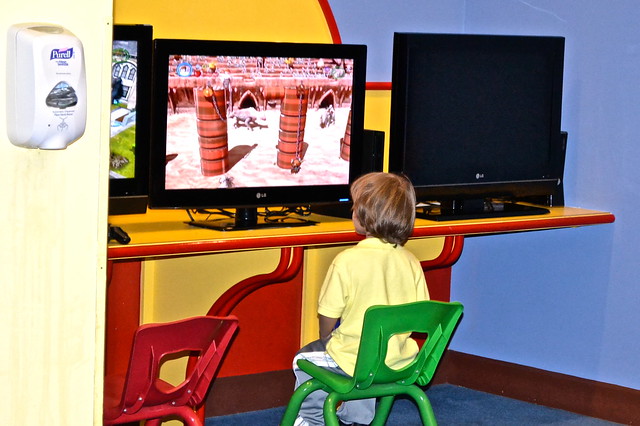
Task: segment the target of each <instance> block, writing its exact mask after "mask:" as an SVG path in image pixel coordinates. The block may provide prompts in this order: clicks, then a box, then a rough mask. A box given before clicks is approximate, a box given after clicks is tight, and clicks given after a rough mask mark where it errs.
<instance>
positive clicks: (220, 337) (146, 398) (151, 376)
mask: <svg viewBox="0 0 640 426" xmlns="http://www.w3.org/2000/svg"><path fill="white" fill-rule="evenodd" d="M237 327H238V319H237V318H236V317H235V316H229V317H207V316H201V317H193V318H188V319H184V320H179V321H174V322H170V323H164V324H145V325H142V326H140V328H138V330H137V331H136V334H135V337H134V342H133V349H132V352H131V360H130V362H129V370H128V372H127V377H126V382H125V387H124V395H123V399H122V403H121V407H122V409H126V412H128V413H130V414H131V413H133V412H136V411H138V410H139V409H140V407H142V406H153V405H162V404H165V403H172V404H174V405H189V406H192V407H195V406H197V405H199V404H200V403H201V402H202V401H203V400H204V397H205V396H206V393H207V391H208V389H209V386H210V384H211V380H212V379H213V377H214V375H215V373H216V371H217V369H218V366H219V364H220V361H221V359H222V357H223V355H224V353H225V351H226V349H227V346H228V345H229V342H230V340H231V338H232V337H233V334H234V332H235V330H236V329H237ZM188 352H190V353H191V355H198V359H197V361H196V362H195V365H194V367H193V368H192V369H189V370H190V371H188V376H187V377H186V378H185V380H184V381H183V382H182V383H180V384H178V385H176V386H173V385H171V384H169V383H167V382H165V381H163V380H160V379H159V373H160V367H161V365H162V362H163V359H164V358H165V357H167V356H170V355H171V354H186V353H188Z"/></svg>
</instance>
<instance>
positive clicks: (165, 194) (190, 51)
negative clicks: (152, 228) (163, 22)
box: [149, 39, 366, 209]
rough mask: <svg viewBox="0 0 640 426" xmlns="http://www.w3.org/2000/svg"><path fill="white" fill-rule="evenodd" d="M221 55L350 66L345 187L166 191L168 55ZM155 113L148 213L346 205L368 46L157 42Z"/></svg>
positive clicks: (354, 171)
mask: <svg viewBox="0 0 640 426" xmlns="http://www.w3.org/2000/svg"><path fill="white" fill-rule="evenodd" d="M174 54H181V55H223V56H265V57H300V58H349V59H353V60H354V75H353V89H352V90H353V95H352V97H353V98H352V104H351V108H352V112H351V114H352V115H351V134H350V137H351V141H350V143H351V150H350V153H351V157H350V162H349V182H348V183H345V184H340V185H306V186H273V187H268V186H267V187H252V188H225V189H174V190H168V189H166V188H165V165H166V131H167V106H168V105H167V102H168V100H167V95H166V93H167V87H168V73H167V63H168V58H169V56H170V55H174ZM153 75H154V79H153V88H154V92H153V93H154V95H153V98H154V108H153V114H152V116H153V130H152V146H151V156H150V164H151V168H150V169H151V174H150V193H149V207H150V208H152V209H215V208H236V209H239V208H243V209H244V208H260V207H274V206H303V205H313V204H322V203H334V202H339V203H348V202H349V201H350V194H349V185H350V183H351V182H352V181H353V180H355V179H356V178H357V177H358V176H359V175H360V174H362V169H363V160H362V151H363V149H362V146H363V143H364V142H363V130H364V129H363V128H364V96H365V90H366V88H365V86H366V46H364V45H354V44H322V43H291V42H262V41H260V42H258V41H237V40H233V41H226V40H189V39H156V40H155V41H154V72H153Z"/></svg>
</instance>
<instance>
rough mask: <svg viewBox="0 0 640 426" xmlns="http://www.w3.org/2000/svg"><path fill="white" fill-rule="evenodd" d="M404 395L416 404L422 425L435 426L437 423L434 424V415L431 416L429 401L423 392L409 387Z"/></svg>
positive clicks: (415, 387)
mask: <svg viewBox="0 0 640 426" xmlns="http://www.w3.org/2000/svg"><path fill="white" fill-rule="evenodd" d="M406 393H407V394H408V395H409V396H410V397H411V398H413V400H414V401H415V402H416V405H417V406H418V410H419V411H420V418H421V419H422V424H423V425H425V426H437V424H438V423H437V422H436V416H435V414H433V408H432V407H431V401H429V398H427V395H426V394H425V393H424V391H423V390H422V389H420V388H419V387H417V386H409V387H408V388H407V390H406Z"/></svg>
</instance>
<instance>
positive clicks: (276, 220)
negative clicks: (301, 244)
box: [185, 207, 317, 231]
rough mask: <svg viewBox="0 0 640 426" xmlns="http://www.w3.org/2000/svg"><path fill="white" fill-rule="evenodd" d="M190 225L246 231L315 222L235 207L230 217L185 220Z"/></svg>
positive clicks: (219, 229)
mask: <svg viewBox="0 0 640 426" xmlns="http://www.w3.org/2000/svg"><path fill="white" fill-rule="evenodd" d="M185 223H187V224H188V225H190V226H195V227H198V228H206V229H213V230H216V231H246V230H250V229H265V228H290V227H295V226H312V225H315V224H316V223H317V222H315V221H313V220H309V219H303V218H301V217H298V216H289V215H281V216H272V217H270V216H267V215H259V214H258V209H257V208H255V207H252V208H237V209H236V212H235V214H234V215H233V217H232V218H227V217H225V218H221V219H207V220H191V221H189V222H185Z"/></svg>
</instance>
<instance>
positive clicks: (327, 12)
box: [318, 0, 342, 44]
mask: <svg viewBox="0 0 640 426" xmlns="http://www.w3.org/2000/svg"><path fill="white" fill-rule="evenodd" d="M318 3H320V8H321V9H322V13H324V19H325V20H326V21H327V26H328V27H329V32H330V33H331V39H332V40H333V44H342V39H341V38H340V31H339V30H338V24H336V18H335V17H334V16H333V12H332V11H331V5H329V1H328V0H318Z"/></svg>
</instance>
